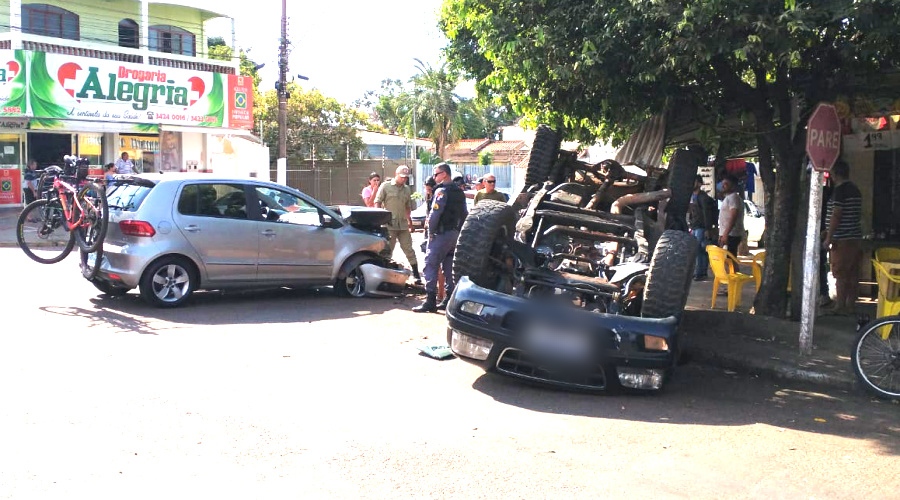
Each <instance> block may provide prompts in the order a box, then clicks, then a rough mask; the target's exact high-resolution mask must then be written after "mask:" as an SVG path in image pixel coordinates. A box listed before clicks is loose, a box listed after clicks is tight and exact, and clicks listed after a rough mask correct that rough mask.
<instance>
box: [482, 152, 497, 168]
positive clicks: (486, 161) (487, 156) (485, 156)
mask: <svg viewBox="0 0 900 500" xmlns="http://www.w3.org/2000/svg"><path fill="white" fill-rule="evenodd" d="M491 163H494V153H492V152H490V151H482V152H480V153H478V164H479V165H490V164H491Z"/></svg>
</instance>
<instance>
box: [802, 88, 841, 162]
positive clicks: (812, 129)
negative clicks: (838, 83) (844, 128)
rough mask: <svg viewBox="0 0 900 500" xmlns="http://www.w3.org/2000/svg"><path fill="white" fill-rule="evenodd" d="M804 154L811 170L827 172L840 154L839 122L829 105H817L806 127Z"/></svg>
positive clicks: (834, 111) (835, 112)
mask: <svg viewBox="0 0 900 500" xmlns="http://www.w3.org/2000/svg"><path fill="white" fill-rule="evenodd" d="M806 154H808V155H809V161H810V162H811V163H812V165H813V168H814V169H816V170H821V171H824V172H828V171H830V170H831V167H832V166H833V165H834V162H835V161H837V159H838V156H839V155H840V154H841V120H840V119H839V118H838V114H837V110H836V109H834V106H832V105H831V104H824V103H823V104H819V105H818V106H817V107H816V110H815V111H813V114H812V116H810V117H809V122H808V123H807V125H806Z"/></svg>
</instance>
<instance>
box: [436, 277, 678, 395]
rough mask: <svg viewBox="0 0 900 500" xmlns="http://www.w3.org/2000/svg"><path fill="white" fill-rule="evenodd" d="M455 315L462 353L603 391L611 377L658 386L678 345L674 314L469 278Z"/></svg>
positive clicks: (544, 379) (457, 348)
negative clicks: (639, 313)
mask: <svg viewBox="0 0 900 500" xmlns="http://www.w3.org/2000/svg"><path fill="white" fill-rule="evenodd" d="M467 311H468V312H467ZM447 320H448V323H449V325H448V329H447V342H448V344H450V346H451V347H452V348H453V350H454V353H455V354H457V355H459V356H460V358H462V359H464V360H466V361H468V362H471V363H475V364H477V365H479V366H481V367H482V368H484V369H485V370H487V371H493V372H498V373H502V374H504V375H508V376H512V377H516V378H519V379H523V380H527V381H531V382H537V383H541V384H549V385H553V386H558V387H566V388H571V389H580V390H588V391H602V390H605V389H607V388H608V386H609V384H610V383H614V384H616V385H623V386H626V387H631V388H637V389H657V388H659V387H660V386H661V384H662V379H663V377H664V376H665V375H666V373H667V372H668V371H669V370H670V369H671V368H672V367H673V366H674V364H675V360H676V357H677V356H676V353H677V352H678V335H677V327H678V321H677V319H676V318H674V317H670V318H663V319H650V318H636V317H631V316H619V315H611V314H603V313H597V312H590V311H584V310H581V309H576V308H575V307H571V306H568V305H560V304H551V303H547V302H544V301H541V300H539V299H521V298H518V297H513V296H511V295H506V294H502V293H498V292H494V291H491V290H488V289H485V288H482V287H479V286H477V285H475V284H474V283H472V282H471V281H469V280H468V278H466V277H463V278H462V279H461V280H460V282H459V284H457V286H456V289H455V290H454V292H453V295H452V296H451V300H450V303H449V305H448V307H447ZM538 334H539V335H538ZM648 347H649V348H648ZM663 347H664V350H663ZM477 358H481V359H477Z"/></svg>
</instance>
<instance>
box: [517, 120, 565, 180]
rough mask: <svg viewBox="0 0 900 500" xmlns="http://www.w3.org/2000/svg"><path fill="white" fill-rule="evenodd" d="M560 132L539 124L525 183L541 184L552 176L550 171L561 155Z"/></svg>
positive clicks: (529, 157)
mask: <svg viewBox="0 0 900 500" xmlns="http://www.w3.org/2000/svg"><path fill="white" fill-rule="evenodd" d="M561 142H562V139H561V138H560V136H559V134H557V133H556V132H555V131H554V130H553V129H551V128H550V127H548V126H547V125H539V126H538V128H537V132H535V135H534V143H533V145H532V146H531V153H530V154H529V156H528V168H527V169H526V170H525V185H526V186H531V185H532V184H540V183H542V182H544V181H546V180H547V179H549V178H550V172H551V170H552V169H553V165H554V164H555V163H556V158H557V156H559V145H560V143H561Z"/></svg>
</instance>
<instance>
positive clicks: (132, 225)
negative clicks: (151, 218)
mask: <svg viewBox="0 0 900 500" xmlns="http://www.w3.org/2000/svg"><path fill="white" fill-rule="evenodd" d="M119 229H120V230H121V231H122V234H124V235H126V236H147V237H152V236H153V235H155V234H156V229H153V226H152V225H150V223H149V222H145V221H142V220H123V221H121V222H119Z"/></svg>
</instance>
